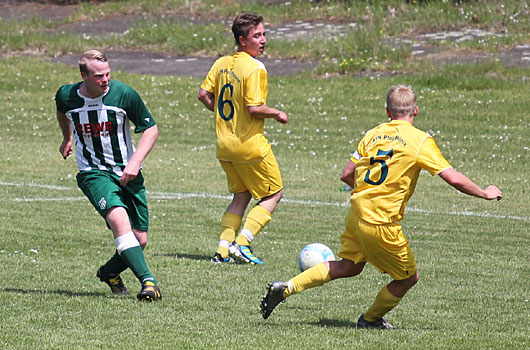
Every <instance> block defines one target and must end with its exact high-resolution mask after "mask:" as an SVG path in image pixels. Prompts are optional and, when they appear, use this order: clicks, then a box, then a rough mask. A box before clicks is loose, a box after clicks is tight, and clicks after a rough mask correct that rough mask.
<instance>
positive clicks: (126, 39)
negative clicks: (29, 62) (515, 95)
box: [0, 0, 530, 74]
mask: <svg viewBox="0 0 530 350" xmlns="http://www.w3.org/2000/svg"><path fill="white" fill-rule="evenodd" d="M74 2H75V1H74ZM287 3H288V4H287ZM242 9H244V10H246V11H248V12H253V13H260V14H263V15H264V17H265V20H266V24H267V28H272V27H278V26H281V25H284V24H285V23H293V22H295V21H307V22H312V23H319V22H331V23H336V24H347V25H349V24H350V23H355V24H356V28H355V29H354V30H347V31H346V32H345V34H344V36H341V37H339V36H335V37H329V36H319V35H315V36H308V37H306V38H301V39H300V40H296V41H290V40H288V39H279V38H278V39H275V40H271V41H270V42H269V44H268V48H267V52H266V54H267V55H269V56H271V57H284V58H286V57H289V58H298V59H311V60H315V61H317V62H319V63H320V64H321V66H322V69H321V70H320V72H335V73H341V74H352V73H357V72H360V71H389V70H390V71H393V70H399V71H406V72H412V71H416V70H418V69H422V68H425V67H426V66H424V65H418V64H416V63H415V62H414V60H412V55H411V52H412V50H411V47H410V44H401V45H390V44H389V42H393V41H395V40H396V39H399V40H401V41H402V39H408V38H411V37H414V36H415V35H419V34H424V33H431V32H439V31H453V30H463V29H480V30H487V31H490V32H492V33H495V34H494V35H490V36H486V37H484V38H477V39H475V40H468V41H464V42H455V41H452V40H447V41H444V42H440V41H435V42H432V43H431V44H432V45H436V46H441V48H443V49H444V51H446V52H448V51H457V50H458V51H467V52H498V51H500V50H506V49H509V48H512V47H513V46H514V45H516V44H528V43H530V34H529V32H528V29H529V24H530V23H529V18H530V16H528V14H529V11H530V10H529V4H528V1H519V0H509V1H449V0H445V1H417V2H416V1H411V2H409V3H407V2H405V1H395V0H385V1H338V0H337V1H334V0H328V1H308V0H295V1H291V2H286V3H280V4H263V3H258V2H249V1H245V2H242V1H228V0H225V1H217V0H194V1H189V0H165V1H150V0H140V1H131V0H127V1H104V2H95V3H92V2H84V1H80V2H79V6H78V10H77V11H76V12H75V13H74V14H72V15H71V16H70V17H67V18H64V19H62V20H59V21H50V20H47V19H43V18H39V17H33V18H30V19H27V20H20V21H6V22H2V23H0V53H4V54H13V53H17V52H25V53H32V54H37V55H43V56H52V55H57V54H67V53H78V52H82V51H84V50H86V49H88V48H93V47H99V48H102V49H109V48H124V49H135V50H146V51H155V52H163V53H171V54H178V55H208V56H218V55H223V54H227V53H229V52H232V51H233V47H234V46H233V38H232V34H231V33H230V28H228V25H227V24H226V21H230V20H232V19H233V17H234V16H235V14H236V13H238V12H240V11H241V10H242ZM338 14H340V15H338ZM117 15H132V16H135V17H134V18H135V20H134V25H133V26H132V27H131V28H129V30H127V31H126V32H124V33H113V34H109V35H93V34H90V33H89V34H83V35H78V34H75V32H76V30H77V29H76V30H74V29H72V27H71V26H72V25H74V24H75V23H76V22H78V21H89V20H96V19H105V18H106V19H111V18H116V17H113V16H117Z"/></svg>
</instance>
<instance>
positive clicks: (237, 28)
mask: <svg viewBox="0 0 530 350" xmlns="http://www.w3.org/2000/svg"><path fill="white" fill-rule="evenodd" d="M262 22H263V16H260V15H253V14H250V13H247V12H241V13H240V14H239V15H237V16H236V18H234V23H233V24H232V33H234V39H236V45H239V37H240V36H242V37H244V38H246V37H247V35H248V33H249V32H250V28H251V27H255V26H257V25H258V24H260V23H262Z"/></svg>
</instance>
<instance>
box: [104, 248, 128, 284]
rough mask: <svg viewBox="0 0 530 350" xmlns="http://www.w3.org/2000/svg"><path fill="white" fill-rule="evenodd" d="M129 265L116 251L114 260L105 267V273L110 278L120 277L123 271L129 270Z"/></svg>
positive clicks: (111, 259)
mask: <svg viewBox="0 0 530 350" xmlns="http://www.w3.org/2000/svg"><path fill="white" fill-rule="evenodd" d="M127 267H128V266H127V264H126V263H125V261H123V259H122V258H121V256H120V255H119V254H118V252H117V251H116V252H115V253H114V255H113V256H112V258H110V260H109V261H107V263H106V264H105V265H104V267H103V272H104V273H105V274H106V275H107V276H109V277H110V278H114V277H116V276H118V275H119V274H120V273H122V272H123V271H125V270H127Z"/></svg>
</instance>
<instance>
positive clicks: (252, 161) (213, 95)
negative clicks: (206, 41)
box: [198, 12, 287, 264]
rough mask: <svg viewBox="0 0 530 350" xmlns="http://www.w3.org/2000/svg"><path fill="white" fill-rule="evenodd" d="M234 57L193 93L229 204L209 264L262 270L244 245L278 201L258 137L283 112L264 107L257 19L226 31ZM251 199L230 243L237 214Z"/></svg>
mask: <svg viewBox="0 0 530 350" xmlns="http://www.w3.org/2000/svg"><path fill="white" fill-rule="evenodd" d="M232 32H233V34H234V38H235V41H236V44H237V46H238V51H237V52H236V53H235V54H232V55H227V56H224V57H221V58H220V59H218V60H217V61H216V62H215V63H214V64H213V65H212V67H211V68H210V71H209V72H208V75H207V76H206V78H205V79H204V81H203V83H202V84H201V87H200V89H199V95H198V98H199V100H200V101H201V102H202V103H203V104H204V105H205V106H206V107H207V108H208V109H209V110H210V111H212V112H214V114H215V132H216V136H217V143H216V153H217V159H218V160H219V162H220V163H221V167H222V168H223V170H224V171H225V173H226V176H227V181H228V190H229V191H230V192H231V193H232V194H233V198H232V202H231V203H230V205H229V206H228V208H227V209H226V211H225V213H224V215H223V217H222V220H221V235H220V238H219V246H218V248H217V251H216V253H215V254H214V256H213V257H212V259H211V261H212V262H214V263H225V262H230V261H231V258H234V259H235V260H238V261H240V262H244V263H250V264H263V262H262V261H261V260H260V259H259V258H257V257H256V256H255V255H254V254H253V252H252V250H251V248H250V243H251V242H252V240H254V238H256V236H257V235H258V233H259V232H260V231H261V230H262V229H263V227H264V226H265V225H267V223H268V222H269V221H270V220H271V216H272V213H273V211H274V209H275V208H276V206H277V205H278V203H279V201H280V199H281V198H282V195H283V183H282V178H281V174H280V169H279V167H278V163H277V162H276V159H275V157H274V154H273V153H272V149H271V145H270V144H269V141H268V140H267V138H266V137H265V135H264V134H263V126H264V120H265V119H266V118H273V119H275V120H276V121H277V122H279V123H281V124H285V123H287V115H286V114H285V112H282V111H279V110H277V109H275V108H272V107H269V106H267V93H268V83H267V70H266V69H265V66H264V65H263V63H262V62H261V61H259V60H257V59H256V56H258V55H261V54H262V53H263V50H264V49H265V44H266V43H267V39H266V36H265V28H264V26H263V17H261V16H257V15H252V14H249V13H245V12H243V13H241V14H239V15H238V16H237V17H236V18H235V19H234V23H233V25H232ZM252 197H254V198H255V199H257V200H258V203H257V205H256V206H254V207H253V208H252V209H251V210H250V211H249V213H248V214H247V217H246V220H245V224H244V226H243V229H242V230H241V232H240V233H239V235H238V236H237V238H236V235H237V233H238V232H239V229H240V227H241V224H242V221H243V219H242V218H243V214H244V213H245V210H246V208H247V206H248V204H249V203H250V200H251V199H252Z"/></svg>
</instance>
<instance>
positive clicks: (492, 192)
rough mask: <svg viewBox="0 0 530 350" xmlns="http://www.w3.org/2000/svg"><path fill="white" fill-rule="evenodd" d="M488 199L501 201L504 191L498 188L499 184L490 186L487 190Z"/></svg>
mask: <svg viewBox="0 0 530 350" xmlns="http://www.w3.org/2000/svg"><path fill="white" fill-rule="evenodd" d="M485 192H486V198H485V199H487V200H492V199H496V200H498V201H500V200H501V199H502V192H501V190H499V189H498V188H497V186H488V187H487V188H486V190H485Z"/></svg>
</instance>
